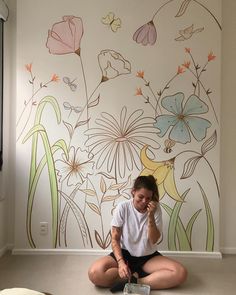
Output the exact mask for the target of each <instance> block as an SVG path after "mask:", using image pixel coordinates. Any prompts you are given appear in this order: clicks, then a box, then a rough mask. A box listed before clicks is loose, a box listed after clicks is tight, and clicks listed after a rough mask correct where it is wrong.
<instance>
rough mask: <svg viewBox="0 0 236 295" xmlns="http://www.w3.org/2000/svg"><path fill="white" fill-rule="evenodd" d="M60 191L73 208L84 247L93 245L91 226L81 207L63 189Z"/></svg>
mask: <svg viewBox="0 0 236 295" xmlns="http://www.w3.org/2000/svg"><path fill="white" fill-rule="evenodd" d="M59 193H60V194H61V196H62V197H63V198H64V199H65V201H66V202H67V204H68V206H69V207H70V208H71V210H72V213H73V214H74V216H75V219H76V221H77V223H78V226H79V229H80V232H81V237H82V240H83V245H84V247H85V248H87V247H88V246H90V247H92V240H91V236H90V231H89V227H88V224H87V222H86V219H85V218H84V215H83V213H82V211H81V209H80V207H79V206H78V205H77V204H76V203H75V202H74V201H73V200H72V199H70V198H69V197H68V196H67V195H66V194H65V193H63V192H62V191H60V192H59Z"/></svg>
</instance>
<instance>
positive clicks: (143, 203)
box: [132, 188, 153, 213]
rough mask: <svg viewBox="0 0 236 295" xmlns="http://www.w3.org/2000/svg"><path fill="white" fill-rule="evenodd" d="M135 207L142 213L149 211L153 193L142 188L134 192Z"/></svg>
mask: <svg viewBox="0 0 236 295" xmlns="http://www.w3.org/2000/svg"><path fill="white" fill-rule="evenodd" d="M132 195H133V202H134V207H135V208H136V209H137V210H138V211H139V212H141V213H144V212H146V211H147V206H148V203H149V202H151V201H152V197H153V192H152V191H150V190H148V189H146V188H140V189H138V190H135V189H133V190H132Z"/></svg>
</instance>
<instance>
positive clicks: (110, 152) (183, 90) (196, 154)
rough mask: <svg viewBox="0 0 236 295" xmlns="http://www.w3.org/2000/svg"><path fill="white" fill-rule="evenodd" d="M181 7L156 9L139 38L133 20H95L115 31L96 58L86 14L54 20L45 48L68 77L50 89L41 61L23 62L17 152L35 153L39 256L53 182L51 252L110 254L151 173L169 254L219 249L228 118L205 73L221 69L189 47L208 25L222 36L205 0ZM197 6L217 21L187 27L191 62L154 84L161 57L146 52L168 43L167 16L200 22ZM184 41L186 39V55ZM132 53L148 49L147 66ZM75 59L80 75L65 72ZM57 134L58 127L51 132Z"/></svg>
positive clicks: (171, 4) (32, 185)
mask: <svg viewBox="0 0 236 295" xmlns="http://www.w3.org/2000/svg"><path fill="white" fill-rule="evenodd" d="M53 1H54V0H53ZM177 2H178V4H176V3H177ZM177 2H176V1H175V0H169V1H157V2H155V1H153V2H152V5H153V8H152V9H153V14H152V15H153V16H152V17H151V18H149V17H150V16H147V20H148V21H147V22H146V23H145V22H143V23H144V24H143V25H140V26H139V27H138V29H136V31H134V32H133V28H134V27H135V25H136V24H132V26H130V27H129V26H127V23H126V18H125V13H124V15H123V16H122V14H121V13H119V17H117V16H116V13H117V12H116V11H114V12H109V13H107V10H104V13H103V14H99V13H98V16H97V20H96V21H97V24H98V28H99V29H100V30H105V29H107V28H108V30H106V34H107V35H106V36H109V38H110V39H108V40H106V42H105V41H104V42H102V40H103V38H102V37H101V36H99V38H97V40H94V41H93V42H97V43H98V44H99V46H98V47H96V50H97V48H99V49H98V50H97V52H95V49H94V50H93V51H92V50H90V48H89V46H88V42H90V41H91V40H90V41H89V40H88V37H87V35H86V34H88V33H87V32H89V31H90V30H92V26H91V25H89V23H88V22H87V21H86V18H85V16H83V13H82V12H81V15H80V16H76V15H65V16H62V17H61V18H60V17H58V18H52V19H50V22H49V23H50V24H51V25H49V28H47V30H46V31H47V34H46V35H45V39H44V40H42V44H44V45H45V46H44V47H45V50H46V51H47V58H48V60H49V61H50V60H51V61H54V60H56V62H57V63H58V64H59V65H58V69H59V73H54V72H53V73H49V74H48V75H49V77H50V78H49V79H48V80H46V82H41V81H40V80H39V78H38V76H37V75H36V73H35V72H34V64H35V63H36V62H37V61H35V62H34V63H28V61H26V66H25V76H26V75H27V80H28V82H27V84H28V85H27V86H28V88H30V89H31V90H30V91H31V95H30V96H29V97H28V98H24V100H23V103H22V104H21V106H20V107H19V110H18V117H17V122H16V128H17V134H16V141H17V145H18V146H27V145H28V147H29V146H30V150H29V153H28V161H29V171H27V173H28V175H27V177H28V189H27V194H28V195H27V196H26V197H25V198H26V199H27V205H26V206H27V207H26V233H27V243H28V244H29V246H30V247H31V248H37V247H39V246H38V240H39V238H38V237H37V232H36V231H35V229H34V218H35V215H34V214H35V210H37V206H36V204H38V202H37V200H38V199H37V198H39V195H40V193H39V192H40V190H41V186H43V185H45V183H47V186H48V192H47V194H46V197H45V198H47V202H48V204H49V205H48V206H49V207H50V210H51V211H50V225H51V236H50V238H51V244H50V247H53V248H71V247H73V248H75V247H77V248H80V249H109V248H110V245H111V231H110V220H111V218H112V214H113V211H114V209H115V208H116V206H117V204H118V203H119V202H121V201H123V200H128V199H130V198H131V194H130V190H131V188H132V184H133V180H134V179H135V178H136V177H137V176H138V175H150V174H152V175H154V177H155V178H156V182H157V185H158V189H159V194H160V203H161V206H162V211H163V216H164V218H165V223H166V232H164V235H163V236H164V238H163V241H161V242H160V247H162V246H163V247H165V248H166V249H168V250H171V251H177V250H178V251H195V250H199V248H200V250H201V251H215V250H216V248H217V247H216V240H217V238H216V227H217V225H216V224H217V218H218V216H217V215H216V212H215V209H214V208H213V207H214V206H212V202H219V197H220V193H219V184H218V175H217V168H216V166H215V163H214V157H215V156H216V155H217V150H218V137H217V135H218V130H219V111H218V108H217V106H216V102H215V100H214V98H215V96H214V97H213V94H214V85H212V83H211V80H209V79H207V77H208V76H207V75H208V73H209V75H210V74H211V73H212V71H213V70H212V67H213V66H214V65H215V64H216V62H218V60H217V57H216V55H215V53H214V51H212V48H206V49H205V47H204V50H205V56H203V55H200V56H199V54H198V52H197V49H195V47H194V46H193V47H192V46H191V47H190V46H189V44H190V45H191V44H192V43H191V42H192V40H194V39H196V38H201V35H202V34H207V29H206V28H207V25H208V24H209V23H210V24H211V25H212V24H213V25H214V26H215V27H216V31H217V32H218V31H220V30H221V25H220V22H219V20H218V18H217V17H216V16H215V15H214V14H213V13H212V12H211V6H210V4H209V7H206V6H205V5H204V4H203V3H201V1H200V0H199V1H195V0H192V1H186V0H184V1H177ZM202 2H203V1H202ZM160 3H161V4H160ZM68 5H69V4H68ZM136 5H137V6H138V3H136ZM191 6H195V7H198V9H199V10H198V11H200V12H201V11H204V12H205V13H207V17H208V18H209V20H208V23H201V22H199V23H198V24H196V25H195V24H194V25H192V24H187V23H186V25H184V26H183V27H182V28H180V27H179V29H178V30H176V29H175V31H174V32H173V36H175V38H174V39H173V40H172V41H173V42H174V43H175V44H177V45H176V46H181V53H180V54H179V56H177V57H178V58H181V59H182V62H179V60H180V59H178V61H177V62H176V63H175V64H173V63H171V64H168V63H167V66H166V71H165V75H164V74H163V77H162V76H160V75H157V76H155V75H153V72H152V70H150V67H149V62H150V61H154V59H153V56H152V54H153V52H151V51H149V50H152V48H157V50H158V48H159V46H160V43H161V42H162V39H161V31H158V29H159V27H158V22H161V15H162V14H165V15H166V16H167V15H168V16H169V17H170V16H171V17H173V18H174V19H175V21H178V20H179V19H180V18H182V19H184V17H185V16H186V15H187V14H188V13H189V14H190V13H191V9H190V7H191ZM176 7H177V10H176ZM168 11H169V12H168ZM134 18H135V17H134ZM121 19H122V22H121ZM133 21H134V19H133V20H132V22H133ZM113 22H114V23H113ZM121 24H122V25H121ZM99 26H100V27H99ZM181 26H182V24H181ZM172 28H173V27H172ZM96 29H97V28H96ZM125 31H126V32H128V33H129V39H125V40H126V42H127V43H125V42H123V43H122V42H121V43H119V42H116V41H114V40H120V39H116V38H123V36H124V32H125ZM88 36H90V35H89V34H88ZM104 40H105V37H104ZM109 40H110V41H109ZM112 40H113V41H112ZM108 41H109V42H110V45H109V46H107V44H108V43H109V42H108ZM157 41H158V42H157ZM179 41H181V42H179ZM107 42H108V43H107ZM166 42H167V41H166ZM185 42H189V43H187V46H186V44H185ZM104 44H106V45H104ZM118 44H119V46H118ZM194 44H195V43H194ZM96 45H97V44H96ZM140 45H143V46H140ZM148 45H150V46H148ZM129 46H133V47H132V48H133V49H134V50H137V52H138V54H140V52H141V53H142V54H144V52H145V54H146V55H147V57H146V59H147V61H146V62H143V63H141V61H140V60H139V59H138V58H137V57H136V55H135V52H134V54H131V51H130V50H128V48H129ZM162 46H168V45H162ZM199 46H200V45H199ZM94 47H95V46H94ZM177 48H178V49H179V47H177ZM91 52H93V53H94V52H95V53H94V56H90V54H91ZM149 54H150V58H149V56H148V55H149ZM155 54H159V51H157V53H155ZM177 57H176V59H177ZM158 58H159V57H158ZM161 58H163V59H164V58H166V59H168V57H164V56H163V57H161ZM69 59H70V61H71V60H73V63H74V68H73V70H71V73H69V74H68V72H66V71H65V70H64V68H63V67H64V65H66V63H67V61H68V60H69ZM90 60H93V61H95V62H93V64H92V63H89V61H90ZM214 62H215V63H214ZM49 63H50V62H49ZM88 64H89V66H88ZM91 64H92V66H93V68H91ZM173 69H174V70H173ZM155 70H156V69H155ZM158 71H159V69H158ZM156 77H157V78H156ZM208 84H210V86H208ZM52 85H53V87H51V86H52ZM161 85H162V86H161ZM57 87H58V88H57ZM121 88H122V89H121ZM57 89H62V90H64V89H65V91H67V93H69V95H71V97H76V100H73V99H72V98H70V97H69V95H68V98H64V96H63V94H61V93H60V90H57ZM62 92H63V91H62ZM52 93H53V94H52ZM117 93H118V94H117ZM120 93H121V94H120ZM76 95H77V96H76ZM117 97H120V98H119V99H116V98H117ZM21 101H22V100H21ZM49 114H50V115H49ZM51 125H53V126H56V127H53V128H54V130H53V131H52V130H51V129H52V127H51ZM212 155H213V156H212ZM203 170H204V173H206V175H207V176H208V177H209V179H211V181H212V183H211V185H212V188H213V189H212V190H213V191H214V192H216V195H215V194H214V197H212V195H213V193H212V191H210V193H209V189H208V187H207V186H206V183H205V182H204V179H203V178H202V175H201V174H202V171H203ZM45 187H46V185H45ZM196 199H197V200H198V202H196ZM212 199H213V200H212ZM215 219H216V220H215ZM198 227H204V231H203V233H201V246H199V244H197V243H196V239H195V233H196V231H197V229H198Z"/></svg>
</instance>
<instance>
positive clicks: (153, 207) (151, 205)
mask: <svg viewBox="0 0 236 295" xmlns="http://www.w3.org/2000/svg"><path fill="white" fill-rule="evenodd" d="M156 209H157V202H154V201H151V202H149V204H148V206H147V212H148V216H154V213H155V211H156Z"/></svg>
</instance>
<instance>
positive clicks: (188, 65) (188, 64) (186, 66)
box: [182, 61, 191, 69]
mask: <svg viewBox="0 0 236 295" xmlns="http://www.w3.org/2000/svg"><path fill="white" fill-rule="evenodd" d="M190 64H191V62H190V61H185V62H184V63H183V64H182V66H183V67H185V68H186V69H189V67H190Z"/></svg>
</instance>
